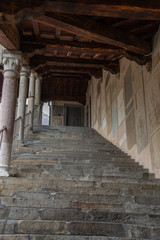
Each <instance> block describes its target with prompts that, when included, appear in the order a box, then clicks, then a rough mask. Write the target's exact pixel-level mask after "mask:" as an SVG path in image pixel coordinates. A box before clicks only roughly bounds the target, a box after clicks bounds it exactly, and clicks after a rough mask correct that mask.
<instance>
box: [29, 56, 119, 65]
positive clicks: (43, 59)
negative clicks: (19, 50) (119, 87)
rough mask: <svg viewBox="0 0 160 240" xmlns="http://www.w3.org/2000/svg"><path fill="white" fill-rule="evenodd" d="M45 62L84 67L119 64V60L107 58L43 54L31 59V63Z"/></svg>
mask: <svg viewBox="0 0 160 240" xmlns="http://www.w3.org/2000/svg"><path fill="white" fill-rule="evenodd" d="M45 62H50V63H53V65H57V66H61V65H63V66H64V65H69V64H72V66H75V65H77V64H80V65H84V67H85V66H86V67H87V66H89V67H102V66H108V67H109V66H111V67H112V66H117V65H118V62H117V61H113V62H112V61H106V60H96V59H91V60H90V59H81V58H71V57H70V58H67V57H55V56H54V57H52V56H41V55H35V56H34V57H33V58H31V59H30V64H31V65H34V66H35V65H36V64H42V63H45Z"/></svg>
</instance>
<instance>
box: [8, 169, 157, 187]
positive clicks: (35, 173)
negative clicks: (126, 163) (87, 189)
mask: <svg viewBox="0 0 160 240" xmlns="http://www.w3.org/2000/svg"><path fill="white" fill-rule="evenodd" d="M10 176H11V177H14V178H15V177H18V179H24V178H25V179H34V180H43V181H45V180H46V179H48V180H50V179H52V180H57V178H58V179H59V180H75V181H77V180H79V181H85V180H87V181H88V180H89V181H95V182H113V181H114V182H122V183H124V182H126V181H127V182H128V183H158V184H159V183H160V180H159V179H155V178H154V174H148V173H144V172H136V173H134V174H133V175H131V172H128V173H126V172H125V173H116V175H115V174H114V173H113V174H112V173H108V175H106V176H101V175H86V176H76V175H75V176H67V175H65V174H63V175H59V176H55V175H51V174H49V173H46V172H44V171H43V170H42V169H37V170H36V169H33V168H30V169H29V168H22V169H18V167H17V168H16V169H15V168H11V169H10Z"/></svg>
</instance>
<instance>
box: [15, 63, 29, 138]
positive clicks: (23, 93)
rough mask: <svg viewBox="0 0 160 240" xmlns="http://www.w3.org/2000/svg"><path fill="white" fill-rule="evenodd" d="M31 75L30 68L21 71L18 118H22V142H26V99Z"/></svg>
mask: <svg viewBox="0 0 160 240" xmlns="http://www.w3.org/2000/svg"><path fill="white" fill-rule="evenodd" d="M29 74H30V68H29V66H23V67H22V68H21V71H20V84H19V98H18V113H17V117H21V124H20V128H19V140H20V141H23V140H24V121H25V110H26V98H27V90H28V77H29Z"/></svg>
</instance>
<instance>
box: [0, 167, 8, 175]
mask: <svg viewBox="0 0 160 240" xmlns="http://www.w3.org/2000/svg"><path fill="white" fill-rule="evenodd" d="M0 177H9V172H8V171H7V170H6V169H5V168H1V167H0Z"/></svg>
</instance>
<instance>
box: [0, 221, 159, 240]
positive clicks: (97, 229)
mask: <svg viewBox="0 0 160 240" xmlns="http://www.w3.org/2000/svg"><path fill="white" fill-rule="evenodd" d="M3 228H4V229H5V230H4V233H8V234H9V233H10V234H13V233H16V234H41V235H42V233H43V235H44V236H45V235H47V234H50V235H55V234H59V235H88V236H106V237H121V238H122V237H131V238H151V239H159V236H160V227H151V226H149V227H148V226H145V224H144V225H143V224H141V225H137V224H121V223H110V222H100V223H99V222H85V223H84V222H81V221H77V222H72V221H70V222H65V221H42V220H21V221H10V220H8V221H7V222H3Z"/></svg>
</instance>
